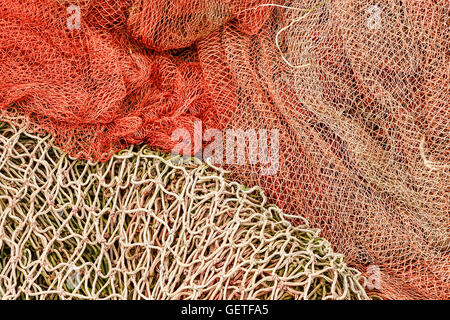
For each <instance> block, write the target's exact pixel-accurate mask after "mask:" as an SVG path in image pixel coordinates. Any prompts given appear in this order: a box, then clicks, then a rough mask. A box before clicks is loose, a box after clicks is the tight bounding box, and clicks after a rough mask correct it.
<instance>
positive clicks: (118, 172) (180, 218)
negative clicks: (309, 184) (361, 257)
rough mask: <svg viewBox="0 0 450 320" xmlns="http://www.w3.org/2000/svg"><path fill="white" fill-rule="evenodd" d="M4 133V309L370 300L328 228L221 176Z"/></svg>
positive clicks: (0, 128)
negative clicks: (12, 302)
mask: <svg viewBox="0 0 450 320" xmlns="http://www.w3.org/2000/svg"><path fill="white" fill-rule="evenodd" d="M0 132H1V135H0V163H1V164H0V175H1V180H0V209H1V211H0V221H1V223H0V232H1V233H0V298H2V299H18V298H26V299H59V298H62V299H70V298H72V299H127V298H128V299H149V298H150V299H225V298H227V299H292V298H297V299H367V298H368V297H367V295H366V293H365V291H364V288H363V282H362V281H364V279H363V278H362V277H361V276H360V273H359V272H358V271H356V270H354V269H351V268H348V267H347V266H346V264H345V263H344V257H343V256H342V255H340V254H336V253H334V252H333V251H332V249H331V246H330V244H329V243H328V242H327V241H326V240H324V239H322V238H320V237H319V235H318V233H319V231H318V230H315V229H311V228H310V227H309V226H308V223H307V221H306V220H305V219H303V218H299V217H292V218H293V219H295V220H297V221H298V223H299V226H297V227H294V226H293V225H292V224H291V223H289V222H287V221H286V220H285V215H284V214H283V213H282V211H281V210H280V209H278V208H277V207H275V206H269V205H268V204H267V200H266V197H265V195H264V194H263V192H262V191H261V190H260V189H259V188H257V187H255V188H252V189H246V188H244V187H243V186H242V185H241V184H239V183H236V182H229V181H227V180H226V179H225V178H226V176H225V175H226V172H225V171H223V170H221V169H215V168H214V167H211V166H208V165H206V164H202V163H201V162H198V161H197V163H195V162H192V161H189V160H188V161H186V159H185V160H183V159H179V158H172V159H169V158H168V156H164V155H161V154H158V153H156V152H152V151H150V150H149V149H148V148H146V147H144V148H141V149H139V150H137V149H136V148H131V149H128V150H124V151H122V152H119V153H118V154H116V155H114V156H113V157H112V158H111V160H109V161H108V162H106V163H101V164H98V163H97V164H94V163H88V162H84V161H79V160H75V159H73V158H70V157H68V156H67V155H66V154H64V153H62V152H61V151H59V150H58V149H56V148H54V147H53V144H52V139H51V137H49V136H36V135H31V134H28V133H26V132H24V131H23V130H21V131H20V130H18V129H16V128H14V127H11V126H9V125H6V124H5V123H2V124H0ZM176 160H178V161H176Z"/></svg>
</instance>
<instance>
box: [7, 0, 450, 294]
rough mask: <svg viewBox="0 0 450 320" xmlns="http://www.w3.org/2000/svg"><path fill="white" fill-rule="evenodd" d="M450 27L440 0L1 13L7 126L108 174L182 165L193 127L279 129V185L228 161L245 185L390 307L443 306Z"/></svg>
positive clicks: (32, 5) (449, 220)
mask: <svg viewBox="0 0 450 320" xmlns="http://www.w3.org/2000/svg"><path fill="white" fill-rule="evenodd" d="M71 4H76V5H77V6H78V8H80V12H81V14H82V19H81V26H80V28H79V29H70V28H68V27H67V25H66V21H67V17H68V14H67V7H68V6H70V5H71ZM449 15H450V3H449V2H448V1H446V0H437V1H431V0H411V1H392V0H386V1H377V0H374V1H362V0H334V1H333V0H329V1H309V0H293V1H290V0H286V1H278V2H277V1H274V2H271V3H269V2H267V1H256V0H255V1H249V0H236V1H233V0H230V1H206V0H195V1H193V0H191V1H187V0H178V1H175V0H170V1H156V0H155V1H143V0H141V1H139V0H129V1H109V0H108V1H94V0H92V1H78V2H76V1H49V0H31V1H26V3H24V2H20V1H13V0H2V2H1V3H0V54H1V57H2V60H1V61H0V108H1V117H2V118H1V119H2V120H5V121H8V122H13V123H16V124H21V123H23V122H20V123H19V122H18V121H17V119H18V117H19V118H21V117H25V118H26V119H27V121H26V123H27V125H26V129H27V130H29V131H36V130H40V131H42V130H43V131H46V132H50V133H51V134H52V136H53V137H54V139H55V144H56V145H58V146H60V147H61V148H62V149H63V150H65V151H67V152H68V153H69V154H70V155H72V156H75V157H77V158H82V159H93V160H101V161H104V160H107V159H109V158H110V157H111V156H112V154H113V153H114V152H115V151H118V150H120V149H123V148H125V147H126V146H128V145H130V144H134V143H140V142H145V143H147V144H148V145H149V146H151V147H154V148H158V149H161V150H165V151H171V150H172V149H173V147H174V145H175V144H176V142H174V141H173V140H172V139H171V134H172V132H173V131H174V130H175V129H177V128H185V129H187V130H188V131H189V132H190V133H191V135H193V131H194V122H195V121H201V123H202V128H203V130H206V129H208V128H217V129H220V130H222V131H223V132H226V130H227V129H242V130H246V129H269V130H270V129H276V130H278V131H279V137H280V139H279V140H280V146H279V159H280V161H279V168H278V170H277V171H276V173H275V174H273V175H262V174H261V165H260V164H251V165H244V164H228V165H226V167H227V169H228V170H231V177H232V178H233V179H235V180H237V181H239V182H241V183H244V184H246V185H259V186H260V187H261V188H262V189H263V190H265V192H266V194H267V195H268V197H269V199H270V200H271V201H273V202H275V203H276V204H277V205H278V206H279V207H280V208H282V209H283V210H284V211H285V212H287V213H289V214H295V215H300V216H304V217H306V218H307V219H308V220H309V221H310V223H311V225H312V226H313V227H317V228H321V229H322V231H323V235H324V237H325V238H327V239H329V240H330V242H331V243H332V244H333V247H334V248H335V250H337V251H338V252H342V253H343V254H345V256H346V257H347V259H348V263H349V264H350V265H352V266H354V267H356V268H358V269H359V270H360V271H361V272H365V271H366V270H367V268H368V266H370V265H376V266H378V267H379V268H380V269H381V271H382V277H381V288H380V289H379V290H380V292H381V294H382V295H383V296H384V297H385V298H391V299H396V298H407V299H414V298H423V299H431V298H438V299H448V298H450V284H449V283H450V282H449V281H448V279H450V259H449V258H450V183H449V181H450V180H449V174H450V173H449V169H450V108H449V106H448V100H449V99H448V98H449V73H450V66H449V40H448V38H449V25H448V24H449ZM197 147H198V146H197ZM197 151H198V150H197V149H196V148H195V147H193V148H192V152H193V153H194V152H197Z"/></svg>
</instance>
